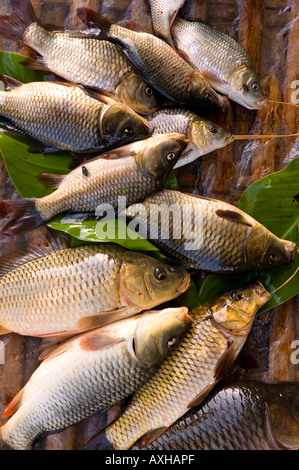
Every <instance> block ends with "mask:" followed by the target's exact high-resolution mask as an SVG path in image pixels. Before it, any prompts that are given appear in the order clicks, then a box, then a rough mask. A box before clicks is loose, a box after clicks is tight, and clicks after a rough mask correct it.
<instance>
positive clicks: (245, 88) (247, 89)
mask: <svg viewBox="0 0 299 470" xmlns="http://www.w3.org/2000/svg"><path fill="white" fill-rule="evenodd" d="M243 90H244V91H245V93H248V92H249V88H248V86H247V85H246V83H244V85H243Z"/></svg>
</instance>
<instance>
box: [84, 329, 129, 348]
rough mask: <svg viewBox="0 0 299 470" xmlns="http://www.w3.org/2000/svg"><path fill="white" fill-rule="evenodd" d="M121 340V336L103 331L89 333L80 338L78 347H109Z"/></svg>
mask: <svg viewBox="0 0 299 470" xmlns="http://www.w3.org/2000/svg"><path fill="white" fill-rule="evenodd" d="M122 341H124V338H123V337H122V336H118V335H113V334H109V333H107V334H105V332H103V333H95V334H92V333H91V334H87V335H86V336H84V338H82V339H81V341H80V347H81V348H82V349H83V350H84V351H97V350H99V349H104V348H109V347H110V346H114V345H115V344H118V343H121V342H122Z"/></svg>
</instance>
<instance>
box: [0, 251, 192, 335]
mask: <svg viewBox="0 0 299 470" xmlns="http://www.w3.org/2000/svg"><path fill="white" fill-rule="evenodd" d="M37 256H40V257H39V258H37ZM32 258H36V259H32ZM1 266H2V269H1V274H3V276H2V277H1V278H0V295H1V307H0V333H1V334H4V333H7V332H15V333H19V334H22V335H29V336H43V337H53V336H70V335H71V334H76V333H80V332H83V331H86V330H89V329H92V328H96V327H99V326H102V325H105V324H107V323H111V322H114V321H117V320H120V319H123V318H125V317H129V316H132V315H135V314H136V313H139V312H141V311H143V310H148V309H151V308H153V307H155V306H157V305H160V304H162V303H163V302H165V301H168V300H171V299H173V298H175V297H177V296H178V295H180V294H181V293H182V292H185V290H187V288H188V287H189V284H190V275H189V274H188V273H187V272H186V271H185V270H184V269H182V268H179V267H172V266H169V265H167V264H165V263H163V262H161V261H157V260H156V259H154V258H151V257H150V256H147V255H145V254H143V253H141V252H134V251H129V250H126V249H125V248H122V247H120V246H118V245H114V244H110V243H99V244H92V245H85V246H80V247H76V248H66V249H62V250H58V251H54V252H53V253H50V254H47V255H46V256H44V252H43V250H40V251H38V250H37V252H36V253H33V255H32V256H30V255H28V256H25V257H22V256H20V254H18V256H17V259H16V260H14V259H8V260H1Z"/></svg>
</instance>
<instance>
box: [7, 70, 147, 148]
mask: <svg viewBox="0 0 299 470" xmlns="http://www.w3.org/2000/svg"><path fill="white" fill-rule="evenodd" d="M2 78H4V80H6V77H3V76H2ZM7 80H8V79H7ZM18 85H19V86H17V87H16V88H14V89H12V90H10V91H0V115H2V116H4V117H6V118H8V119H9V120H10V121H11V122H12V124H13V125H14V126H15V127H16V128H17V129H20V130H21V131H23V132H25V133H26V134H28V135H30V136H31V137H33V138H35V139H37V140H39V141H41V142H43V143H44V144H45V145H46V146H48V147H51V148H52V151H53V147H54V149H62V150H69V151H73V152H83V153H84V152H89V151H94V152H95V151H96V150H98V149H103V148H105V147H108V146H117V145H121V144H122V145H124V144H126V143H128V142H131V141H133V140H138V139H139V138H140V139H141V138H145V137H148V136H149V127H148V123H147V121H146V120H145V119H143V118H142V117H141V116H139V115H138V114H136V113H135V112H134V111H133V110H132V109H131V108H129V107H128V106H126V105H125V104H122V103H117V102H116V101H114V100H111V99H109V104H108V103H107V101H106V100H105V98H104V97H103V101H99V100H98V99H94V98H92V97H91V96H89V95H88V94H87V93H86V92H85V91H83V90H82V89H81V88H79V87H77V86H75V85H69V84H63V83H54V82H32V83H27V84H21V83H19V82H18ZM12 86H16V83H13V85H12Z"/></svg>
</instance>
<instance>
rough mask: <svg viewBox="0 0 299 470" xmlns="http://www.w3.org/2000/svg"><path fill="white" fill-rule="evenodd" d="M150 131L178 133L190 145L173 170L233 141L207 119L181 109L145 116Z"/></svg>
mask: <svg viewBox="0 0 299 470" xmlns="http://www.w3.org/2000/svg"><path fill="white" fill-rule="evenodd" d="M146 119H147V121H148V123H149V126H150V129H151V130H152V131H154V132H156V133H158V134H164V133H168V132H179V133H181V134H185V135H186V136H187V137H188V139H189V140H190V143H189V144H188V146H187V148H186V149H185V150H184V151H183V153H182V155H181V157H180V159H179V161H178V162H177V163H176V164H175V166H174V168H179V167H181V166H183V165H187V164H188V163H191V162H193V161H194V160H196V159H197V158H198V157H200V156H202V155H205V154H207V153H210V152H213V150H216V149H220V148H222V147H225V146H226V145H228V144H230V143H231V142H232V141H233V134H232V133H231V132H229V131H227V130H226V129H223V128H222V127H220V126H218V125H217V124H214V123H213V122H211V121H208V120H207V119H203V118H202V117H199V116H198V115H197V114H195V113H193V112H192V111H189V110H187V109H183V108H176V109H173V108H168V109H162V110H161V111H157V112H156V113H154V114H151V115H149V116H147V118H146Z"/></svg>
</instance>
